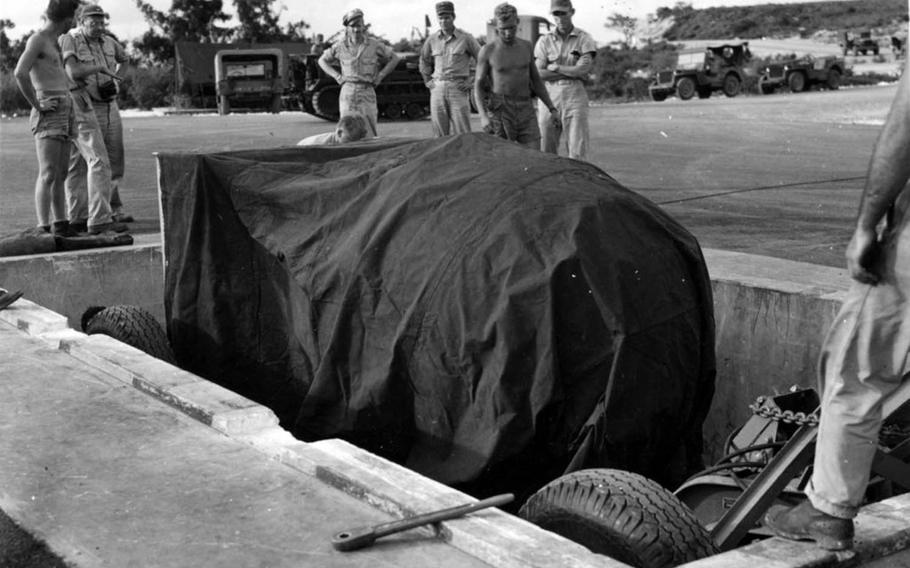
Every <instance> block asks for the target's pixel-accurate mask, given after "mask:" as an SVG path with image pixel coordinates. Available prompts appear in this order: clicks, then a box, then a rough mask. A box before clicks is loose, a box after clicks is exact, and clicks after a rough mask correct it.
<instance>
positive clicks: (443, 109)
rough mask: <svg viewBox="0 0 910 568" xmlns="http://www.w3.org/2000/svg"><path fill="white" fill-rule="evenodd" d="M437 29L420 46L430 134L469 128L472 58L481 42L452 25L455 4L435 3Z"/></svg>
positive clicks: (478, 49) (438, 135) (458, 131)
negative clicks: (427, 90)
mask: <svg viewBox="0 0 910 568" xmlns="http://www.w3.org/2000/svg"><path fill="white" fill-rule="evenodd" d="M436 17H437V18H438V20H439V31H438V32H436V33H433V34H430V36H429V37H428V38H427V40H426V42H424V44H423V48H422V49H421V50H420V74H421V75H423V81H424V83H426V85H427V88H428V89H429V90H430V113H431V117H432V121H433V135H434V136H436V137H437V138H438V137H440V136H448V135H449V134H450V133H451V134H463V133H465V132H470V131H471V121H470V118H471V99H470V97H471V92H472V91H473V88H474V84H473V83H472V82H471V79H470V74H471V67H470V65H471V60H472V59H473V60H474V61H475V62H476V61H477V56H478V54H479V53H480V45H479V44H478V43H477V40H476V39H474V37H473V36H471V34H469V33H467V32H466V31H464V30H461V29H459V28H456V27H455V5H454V4H453V3H452V2H439V3H437V4H436Z"/></svg>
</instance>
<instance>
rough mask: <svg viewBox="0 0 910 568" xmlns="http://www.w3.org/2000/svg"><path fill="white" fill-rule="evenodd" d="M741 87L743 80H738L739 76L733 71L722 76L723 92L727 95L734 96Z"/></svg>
mask: <svg viewBox="0 0 910 568" xmlns="http://www.w3.org/2000/svg"><path fill="white" fill-rule="evenodd" d="M742 88H743V82H742V81H740V80H739V77H737V76H736V75H734V74H733V73H730V74H728V75H727V76H726V77H724V86H723V89H724V94H725V95H727V96H728V97H735V96H736V95H738V94H739V91H740V90H741V89H742Z"/></svg>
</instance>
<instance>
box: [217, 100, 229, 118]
mask: <svg viewBox="0 0 910 568" xmlns="http://www.w3.org/2000/svg"><path fill="white" fill-rule="evenodd" d="M218 114H220V115H221V116H224V115H226V114H231V100H230V99H229V98H227V97H226V96H224V95H221V96H219V97H218Z"/></svg>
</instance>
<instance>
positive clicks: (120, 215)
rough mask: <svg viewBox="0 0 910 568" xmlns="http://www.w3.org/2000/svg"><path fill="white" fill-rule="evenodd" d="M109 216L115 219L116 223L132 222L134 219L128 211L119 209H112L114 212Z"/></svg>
mask: <svg viewBox="0 0 910 568" xmlns="http://www.w3.org/2000/svg"><path fill="white" fill-rule="evenodd" d="M111 217H113V218H114V221H117V222H118V223H132V222H133V221H135V219H133V216H132V215H130V214H129V213H124V212H123V211H122V210H119V209H118V210H117V211H114V213H113V214H112V215H111Z"/></svg>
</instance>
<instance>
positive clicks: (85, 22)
mask: <svg viewBox="0 0 910 568" xmlns="http://www.w3.org/2000/svg"><path fill="white" fill-rule="evenodd" d="M107 19H108V15H107V13H105V11H104V10H102V9H101V6H98V5H96V4H89V5H87V6H85V7H84V8H83V9H82V12H81V18H80V21H79V28H78V29H75V30H73V31H71V32H70V34H69V35H70V36H72V37H71V38H67V39H65V40H61V45H63V43H66V44H67V46H69V45H70V44H72V46H73V48H74V49H73V51H74V53H75V55H76V58H77V59H79V60H80V61H83V62H85V63H90V64H98V65H103V66H104V68H105V69H107V70H108V71H111V72H113V73H114V74H115V75H118V76H122V74H123V72H124V71H125V67H126V62H127V61H128V59H129V58H128V57H127V54H126V51H125V50H124V49H123V46H122V45H120V43H119V42H118V41H117V40H116V39H114V37H113V36H111V35H110V34H108V33H107ZM83 80H84V81H85V91H86V93H88V95H89V97H91V99H92V107H93V108H94V111H95V117H96V118H97V119H98V127H99V128H100V129H101V136H102V138H103V139H104V147H105V148H106V149H107V156H108V159H109V161H110V164H111V199H110V203H111V211H112V213H113V217H114V219H115V220H116V221H121V222H126V223H128V222H130V221H132V220H133V218H132V216H131V215H129V214H127V213H124V212H123V201H122V200H121V198H120V183H121V181H122V180H123V174H124V171H125V169H126V168H125V159H124V158H125V154H124V151H123V122H122V121H121V119H120V108H119V107H118V105H117V93H118V92H119V90H120V87H119V83H118V81H116V80H114V79H112V78H111V77H110V76H108V75H104V74H98V73H95V74H91V75H88V76H86V77H84V78H83ZM70 171H71V174H70V176H69V177H68V178H67V183H72V184H81V185H82V186H83V187H77V188H74V190H73V191H74V192H75V193H78V194H81V195H85V193H86V189H85V187H84V185H85V182H86V165H85V160H84V159H82V157H81V155H80V154H79V153H78V152H73V156H72V158H71V163H70Z"/></svg>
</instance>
